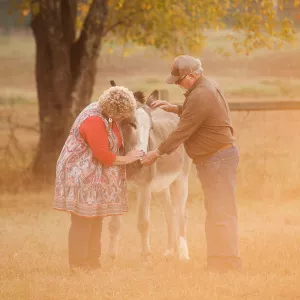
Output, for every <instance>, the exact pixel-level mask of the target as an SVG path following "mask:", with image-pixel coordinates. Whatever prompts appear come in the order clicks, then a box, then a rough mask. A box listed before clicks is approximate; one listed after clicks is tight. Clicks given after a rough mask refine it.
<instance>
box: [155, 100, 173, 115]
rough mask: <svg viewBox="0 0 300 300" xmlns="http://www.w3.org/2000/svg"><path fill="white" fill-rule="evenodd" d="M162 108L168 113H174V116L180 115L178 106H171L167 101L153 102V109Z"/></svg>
mask: <svg viewBox="0 0 300 300" xmlns="http://www.w3.org/2000/svg"><path fill="white" fill-rule="evenodd" d="M157 107H160V108H161V109H163V110H164V111H166V112H172V113H174V114H178V106H177V105H176V104H171V103H169V102H168V101H166V100H156V101H153V102H152V104H151V108H153V109H154V108H157Z"/></svg>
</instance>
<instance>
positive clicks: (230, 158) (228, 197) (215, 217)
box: [196, 146, 241, 269]
mask: <svg viewBox="0 0 300 300" xmlns="http://www.w3.org/2000/svg"><path fill="white" fill-rule="evenodd" d="M238 163H239V152H238V148H237V147H236V146H233V147H231V148H227V149H225V150H221V151H217V152H216V153H214V154H213V155H211V156H210V157H209V158H207V159H205V160H204V161H202V162H201V163H198V164H197V165H196V168H197V172H198V176H199V179H200V181H201V185H202V189H203V192H204V203H205V210H206V220H205V234H206V243H207V264H208V267H209V268H216V269H219V268H237V269H239V268H241V259H240V256H239V250H238V217H237V208H236V199H235V190H236V169H237V166H238Z"/></svg>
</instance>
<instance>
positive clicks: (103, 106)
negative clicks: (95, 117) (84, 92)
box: [98, 86, 136, 117]
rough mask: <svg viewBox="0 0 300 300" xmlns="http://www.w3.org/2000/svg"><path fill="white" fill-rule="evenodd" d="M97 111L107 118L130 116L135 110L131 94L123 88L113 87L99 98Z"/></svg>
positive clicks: (134, 101)
mask: <svg viewBox="0 0 300 300" xmlns="http://www.w3.org/2000/svg"><path fill="white" fill-rule="evenodd" d="M98 104H99V109H100V111H101V113H102V114H104V115H106V116H108V117H115V116H128V115H132V114H134V112H135V109H136V100H135V98H134V95H133V93H132V92H131V91H130V90H128V89H127V88H125V87H123V86H113V87H111V88H109V89H107V90H106V91H104V93H103V94H102V95H101V96H100V97H99V100H98Z"/></svg>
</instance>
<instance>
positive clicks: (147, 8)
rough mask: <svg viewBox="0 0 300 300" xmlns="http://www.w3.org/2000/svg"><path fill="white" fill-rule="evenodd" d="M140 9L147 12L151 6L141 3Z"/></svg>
mask: <svg viewBox="0 0 300 300" xmlns="http://www.w3.org/2000/svg"><path fill="white" fill-rule="evenodd" d="M141 8H142V9H144V10H148V11H149V10H151V8H152V4H151V3H147V2H145V3H142V5H141Z"/></svg>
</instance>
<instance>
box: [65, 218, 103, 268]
mask: <svg viewBox="0 0 300 300" xmlns="http://www.w3.org/2000/svg"><path fill="white" fill-rule="evenodd" d="M102 219H103V218H101V217H93V218H85V217H81V216H78V215H76V214H73V213H72V214H71V222H72V223H71V227H70V231H69V264H70V268H71V269H72V268H76V267H82V268H90V267H94V266H97V265H99V258H100V255H101V232H102Z"/></svg>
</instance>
